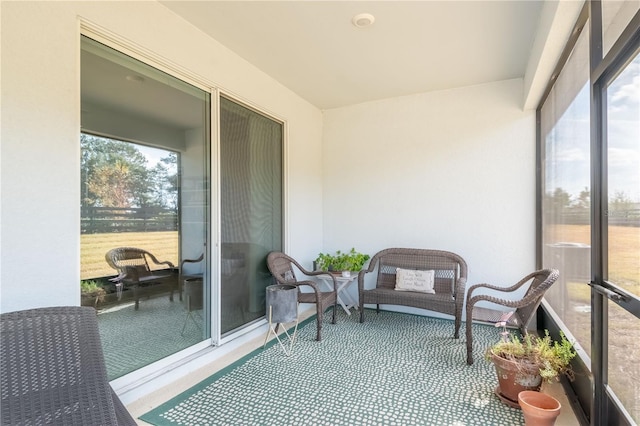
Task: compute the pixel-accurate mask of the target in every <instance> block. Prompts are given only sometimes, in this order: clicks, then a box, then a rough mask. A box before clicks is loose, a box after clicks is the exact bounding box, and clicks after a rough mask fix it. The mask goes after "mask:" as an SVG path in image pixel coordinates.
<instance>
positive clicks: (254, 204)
mask: <svg viewBox="0 0 640 426" xmlns="http://www.w3.org/2000/svg"><path fill="white" fill-rule="evenodd" d="M282 158H283V125H282V123H279V122H277V121H274V120H273V119H271V118H269V117H266V116H264V115H262V114H260V113H258V112H256V111H254V110H251V109H249V108H246V107H244V106H242V105H240V104H238V103H236V102H234V101H232V100H230V99H227V98H224V97H222V98H220V212H221V214H220V234H221V239H222V252H221V259H220V293H221V312H220V315H221V323H220V330H221V334H222V335H225V334H229V333H230V332H232V331H233V330H236V329H238V328H240V327H243V326H244V325H246V324H249V323H250V322H252V321H255V320H257V319H259V318H262V317H264V315H265V288H266V287H267V286H268V285H269V284H270V283H271V274H270V273H269V271H268V269H267V265H266V257H267V254H268V253H269V252H270V251H272V250H282V188H283V177H282V176H283V168H282Z"/></svg>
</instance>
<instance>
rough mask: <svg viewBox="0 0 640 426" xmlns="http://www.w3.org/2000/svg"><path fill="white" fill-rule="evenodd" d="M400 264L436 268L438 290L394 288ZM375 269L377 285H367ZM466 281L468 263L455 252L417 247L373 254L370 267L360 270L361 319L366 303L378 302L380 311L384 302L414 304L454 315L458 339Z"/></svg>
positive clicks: (412, 305) (435, 281)
mask: <svg viewBox="0 0 640 426" xmlns="http://www.w3.org/2000/svg"><path fill="white" fill-rule="evenodd" d="M397 268H403V269H415V270H434V271H435V280H434V290H435V294H429V293H418V292H413V291H397V290H395V285H396V269H397ZM376 270H377V275H376V280H375V287H374V288H372V289H365V286H364V282H365V278H366V276H367V274H368V273H370V272H373V271H376ZM466 283H467V263H466V262H465V261H464V259H463V258H462V257H460V256H459V255H457V254H455V253H451V252H448V251H442V250H430V249H415V248H389V249H386V250H382V251H380V252H378V253H376V254H375V255H374V256H373V257H372V258H371V261H370V262H369V267H368V268H367V269H363V270H362V271H360V273H359V274H358V294H359V296H360V322H364V305H365V304H375V305H376V310H377V312H380V305H382V304H387V305H403V306H411V307H414V308H421V309H428V310H431V311H435V312H440V313H443V314H448V315H453V316H454V318H455V323H454V327H455V329H454V338H456V339H457V338H458V337H459V329H460V322H461V318H462V305H463V303H464V291H465V285H466Z"/></svg>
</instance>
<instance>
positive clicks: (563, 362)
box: [486, 323, 576, 408]
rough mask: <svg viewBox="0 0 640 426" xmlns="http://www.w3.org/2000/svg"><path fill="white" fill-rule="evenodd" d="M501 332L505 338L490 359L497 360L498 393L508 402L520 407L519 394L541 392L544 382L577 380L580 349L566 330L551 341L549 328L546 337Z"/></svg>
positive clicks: (494, 348)
mask: <svg viewBox="0 0 640 426" xmlns="http://www.w3.org/2000/svg"><path fill="white" fill-rule="evenodd" d="M497 325H501V324H500V323H499V324H497ZM501 334H502V339H501V340H500V341H499V342H498V343H496V344H495V345H493V346H491V347H490V348H489V349H488V350H487V352H486V358H487V359H488V360H490V361H492V362H493V363H494V365H495V368H496V373H497V375H498V387H497V388H496V395H498V397H499V398H500V399H501V400H502V401H503V402H505V403H506V404H507V405H510V406H512V407H516V408H519V405H518V394H519V393H520V392H521V391H525V390H534V391H539V390H540V387H541V385H542V382H543V381H544V382H551V381H553V380H559V377H560V376H561V375H565V376H567V377H568V378H569V379H570V380H573V377H574V373H573V369H572V368H571V360H572V359H573V358H574V357H575V356H576V351H575V350H574V349H573V344H572V343H571V342H569V341H568V340H567V338H566V336H565V335H564V333H563V332H562V331H561V332H560V340H559V341H553V340H551V336H549V331H548V330H545V332H544V336H543V337H539V336H535V335H532V334H527V335H526V336H524V337H522V338H520V337H518V336H515V335H512V334H510V333H508V332H506V330H505V331H504V332H503V333H501Z"/></svg>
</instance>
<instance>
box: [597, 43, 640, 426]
mask: <svg viewBox="0 0 640 426" xmlns="http://www.w3.org/2000/svg"><path fill="white" fill-rule="evenodd" d="M606 93H607V96H606V99H607V108H606V117H607V122H606V124H607V125H606V129H607V130H606V131H607V137H606V147H607V148H606V175H605V178H606V179H605V181H606V188H605V193H606V194H607V197H606V210H605V211H606V215H605V216H604V218H605V220H606V232H605V234H604V235H605V236H606V250H605V251H604V253H605V256H604V262H605V263H604V265H603V266H604V278H605V280H606V286H607V288H610V289H611V290H613V291H614V294H610V295H609V296H610V297H612V300H607V302H606V303H607V307H606V309H605V312H606V313H607V315H606V323H607V324H608V333H606V339H604V341H603V348H604V350H606V351H607V354H606V357H605V358H604V359H606V361H607V368H606V372H607V375H606V381H605V383H606V385H607V389H608V391H609V393H610V394H611V395H615V398H617V399H618V400H619V401H620V402H621V405H622V406H623V407H624V408H625V410H626V411H627V412H628V415H629V416H630V417H631V418H632V419H633V420H634V421H635V422H636V423H640V345H638V342H640V312H637V308H638V302H637V299H638V298H640V54H636V55H635V57H634V58H633V60H632V61H631V62H629V63H628V64H627V65H626V66H625V67H624V69H622V70H621V72H620V73H618V74H617V75H616V77H615V79H613V80H612V81H611V82H610V84H608V86H607V88H606ZM634 299H636V301H635V302H634V301H633V300H634ZM634 306H635V308H634ZM629 311H631V312H629ZM634 311H635V313H634Z"/></svg>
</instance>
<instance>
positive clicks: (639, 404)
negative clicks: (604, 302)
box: [607, 302, 640, 424]
mask: <svg viewBox="0 0 640 426" xmlns="http://www.w3.org/2000/svg"><path fill="white" fill-rule="evenodd" d="M608 303H609V345H608V349H609V357H608V365H607V369H608V374H609V381H608V382H609V387H610V388H611V390H612V391H613V392H614V393H615V395H616V397H617V398H618V399H619V400H620V402H621V403H622V405H623V407H624V408H625V410H626V411H627V413H628V414H629V415H630V416H631V418H632V419H633V420H634V421H635V422H636V423H638V424H640V345H638V342H640V318H637V317H635V316H634V315H632V314H630V313H629V312H627V311H626V310H624V309H622V308H621V307H620V306H618V305H617V304H616V303H613V302H608Z"/></svg>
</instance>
